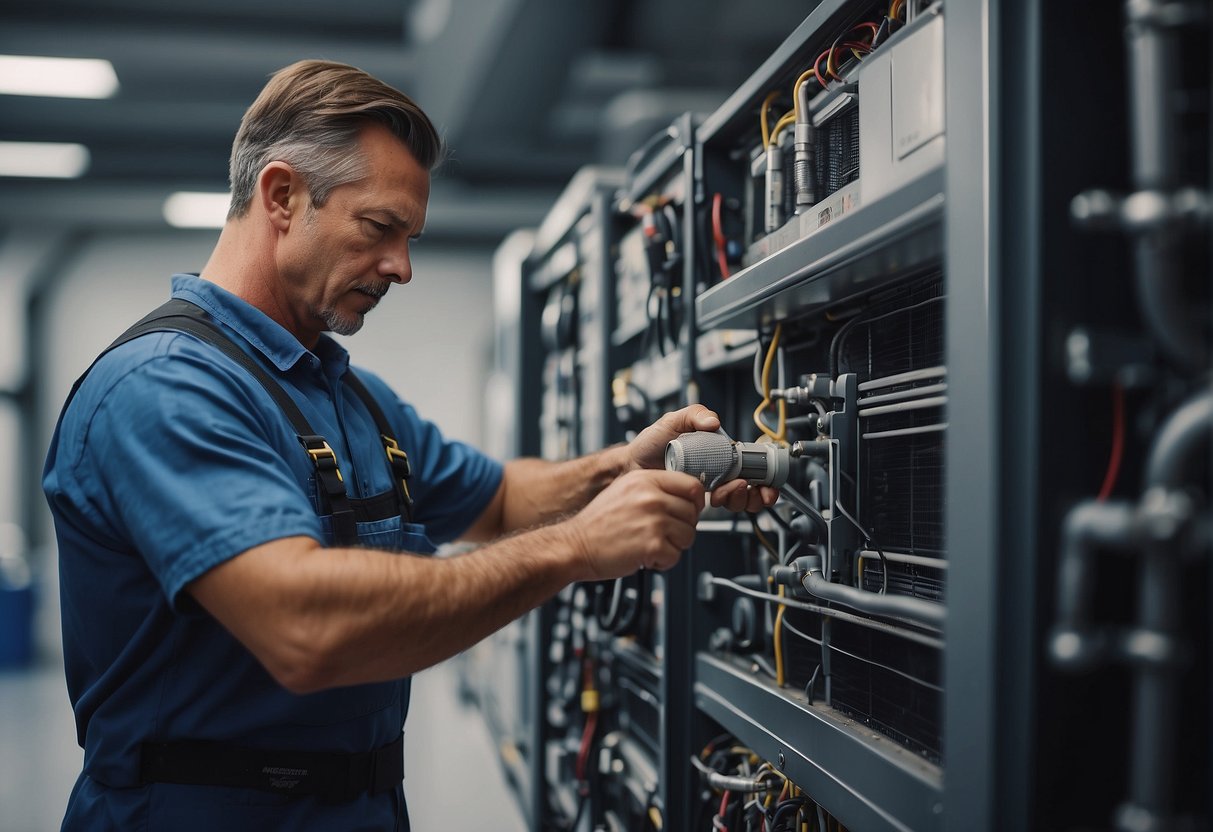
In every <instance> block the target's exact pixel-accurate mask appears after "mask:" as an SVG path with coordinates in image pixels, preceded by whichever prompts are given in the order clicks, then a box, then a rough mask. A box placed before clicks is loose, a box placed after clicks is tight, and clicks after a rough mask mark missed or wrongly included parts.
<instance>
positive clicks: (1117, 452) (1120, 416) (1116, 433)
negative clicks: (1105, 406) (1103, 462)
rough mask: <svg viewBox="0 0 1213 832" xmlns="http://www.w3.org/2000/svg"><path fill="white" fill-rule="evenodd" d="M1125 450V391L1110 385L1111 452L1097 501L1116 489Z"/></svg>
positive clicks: (1106, 497)
mask: <svg viewBox="0 0 1213 832" xmlns="http://www.w3.org/2000/svg"><path fill="white" fill-rule="evenodd" d="M1124 450H1125V389H1124V388H1123V387H1121V386H1120V385H1119V384H1114V385H1112V452H1111V454H1110V455H1109V457H1108V470H1107V471H1106V472H1105V473H1104V475H1103V485H1101V486H1100V487H1099V501H1100V502H1101V503H1102V502H1103V501H1104V500H1106V499H1108V498H1109V497H1111V496H1112V489H1113V488H1115V487H1116V477H1117V475H1118V474H1119V473H1120V460H1121V456H1122V455H1123V454H1124Z"/></svg>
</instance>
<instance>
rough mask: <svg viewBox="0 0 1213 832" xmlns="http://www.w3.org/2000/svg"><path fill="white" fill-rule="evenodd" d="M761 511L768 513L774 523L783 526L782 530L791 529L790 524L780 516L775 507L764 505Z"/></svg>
mask: <svg viewBox="0 0 1213 832" xmlns="http://www.w3.org/2000/svg"><path fill="white" fill-rule="evenodd" d="M763 512H765V513H766V514H767V515H769V516H770V517H771V519H772V520H774V521H775V522H776V523H778V524H779V525H781V526H783V530H784V531H785V532H791V531H792V525H791V524H790V523H788V521H787V520H784V519H783V518H782V517H780V516H779V512H778V511H776V510H775V509H773V508H771V507H770V506H765V507H764V508H763Z"/></svg>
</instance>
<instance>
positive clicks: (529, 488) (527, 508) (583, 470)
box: [501, 445, 633, 532]
mask: <svg viewBox="0 0 1213 832" xmlns="http://www.w3.org/2000/svg"><path fill="white" fill-rule="evenodd" d="M632 467H633V465H632V459H631V456H630V455H629V453H628V449H627V446H625V445H616V446H614V447H610V448H607V449H605V450H602V451H598V452H597V453H592V454H587V455H586V456H583V457H578V458H577V459H570V460H567V461H565V462H547V461H545V460H541V459H516V460H513V461H512V462H509V463H507V464H506V466H505V489H504V502H503V506H502V522H501V527H502V529H503V531H506V532H511V531H515V530H518V529H530V528H534V527H536V526H540V525H543V524H545V523H550V522H552V521H553V520H556V519H559V518H560V517H563V516H565V515H568V514H571V513H573V512H575V511H579V510H580V509H581V508H582V507H584V506H585V504H586V503H588V502H589V501H590V500H592V499H594V497H595V496H597V495H598V493H599V492H600V491H602V489H604V488H606V487H607V486H608V485H610V484H611V483H612V482H614V481H615V478H616V477H618V476H620V475H621V474H624V473H626V472H627V471H628V470H630V469H631V468H632Z"/></svg>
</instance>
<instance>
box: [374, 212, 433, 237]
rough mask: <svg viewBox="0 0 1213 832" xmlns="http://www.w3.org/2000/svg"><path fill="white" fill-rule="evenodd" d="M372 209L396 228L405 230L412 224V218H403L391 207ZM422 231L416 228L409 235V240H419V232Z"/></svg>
mask: <svg viewBox="0 0 1213 832" xmlns="http://www.w3.org/2000/svg"><path fill="white" fill-rule="evenodd" d="M374 210H375V211H377V212H378V213H380V214H383V215H384V216H385V217H387V219H388V221H389V222H390V223H391V224H392V225H394V226H395V227H397V228H400V229H405V230H407V229H409V228H411V227H412V225H413V222H412V220H408V219H405V218H404V217H402V216H400V215H399V214H397V213H396V212H395V211H393V210H392V209H391V208H376V209H374ZM423 231H424V229H418V230H417V231H416V232H414V233H412V234H410V235H409V239H410V240H420V239H421V234H422V232H423Z"/></svg>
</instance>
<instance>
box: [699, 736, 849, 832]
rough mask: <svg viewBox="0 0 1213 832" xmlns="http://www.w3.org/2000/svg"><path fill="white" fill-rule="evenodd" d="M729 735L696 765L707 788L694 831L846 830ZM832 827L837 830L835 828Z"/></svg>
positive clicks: (717, 741)
mask: <svg viewBox="0 0 1213 832" xmlns="http://www.w3.org/2000/svg"><path fill="white" fill-rule="evenodd" d="M759 760H760V758H759V756H758V755H757V754H755V753H754V752H753V751H752V750H751V749H749V748H746V747H745V746H742V745H738V744H737V743H736V742H735V741H734V740H733V738H732V737H731V736H730V735H728V734H722V735H720V736H719V737H716V738H715V739H713V740H712V741H711V742H710V743H708V744H707V746H705V747H704V749H703V750H702V751H701V752H700V753H699V754H698V755H696V756H694V757H692V758H691V763H692V764H693V765H694V767H695V769H696V770H697V771H698V772H699V774H700V776H701V778H702V779H703V781H704V785H705V786H706V787H707V788H706V790H705V792H704V794H703V799H702V801H701V802H700V807H699V813H698V816H697V817H696V819H695V823H694V825H693V827H692V828H694V829H704V828H705V827H706V826H708V825H707V824H705V823H704V822H703V821H704V820H705V818H704V815H705V813H706V812H709V811H710V812H711V815H710V817H711V824H710V827H708V828H711V829H714V830H719V831H720V832H829V830H832V829H841V827H840V826H838V825H837V821H834V820H833V818H831V817H830V816H829V815H827V814H826V813H825V812H824V811H823V810H822V809H821V807H820V806H817V805H816V804H815V803H814V802H813V801H812V800H810V799H809V798H808V796H807V795H806V794H804V792H802V791H801V789H800V788H799V787H798V786H797V785H796V784H795V783H793V782H792V781H791V780H790V779H789V778H788V776H787V775H786V774H784V773H783V772H782V771H780V770H779V769H777V768H776V767H775V766H773V765H772V764H771V763H769V762H761V763H759ZM831 823H833V824H834V825H833V826H831Z"/></svg>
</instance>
